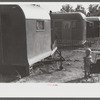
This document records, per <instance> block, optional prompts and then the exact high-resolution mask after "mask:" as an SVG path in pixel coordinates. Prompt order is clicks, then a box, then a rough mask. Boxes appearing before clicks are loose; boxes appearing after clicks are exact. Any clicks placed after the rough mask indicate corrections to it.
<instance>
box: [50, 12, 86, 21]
mask: <svg viewBox="0 0 100 100" xmlns="http://www.w3.org/2000/svg"><path fill="white" fill-rule="evenodd" d="M85 17H86V16H85V15H84V14H83V13H81V12H69V13H52V14H51V18H53V19H66V20H82V19H84V20H85Z"/></svg>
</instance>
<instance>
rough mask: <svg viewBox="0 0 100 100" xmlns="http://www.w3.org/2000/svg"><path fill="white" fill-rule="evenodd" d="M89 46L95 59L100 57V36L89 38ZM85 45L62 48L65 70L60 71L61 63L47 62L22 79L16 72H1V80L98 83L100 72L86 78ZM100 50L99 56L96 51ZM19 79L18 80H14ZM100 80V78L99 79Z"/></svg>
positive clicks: (12, 81) (99, 51)
mask: <svg viewBox="0 0 100 100" xmlns="http://www.w3.org/2000/svg"><path fill="white" fill-rule="evenodd" d="M87 41H88V42H89V43H90V44H89V47H90V48H91V49H92V51H93V52H92V56H93V59H94V60H95V59H97V58H98V59H100V38H94V39H92V38H91V39H88V40H87ZM86 48H87V46H85V47H77V48H76V47H75V48H74V47H73V48H69V47H67V48H62V49H60V50H61V53H62V56H63V57H64V58H65V61H63V64H62V65H63V70H61V71H58V70H57V69H58V68H59V63H53V64H46V65H42V66H40V67H37V68H35V69H34V72H33V74H32V75H31V76H27V77H24V78H21V79H18V78H17V77H16V73H13V74H12V73H8V74H7V73H6V74H1V73H0V82H3V83H4V82H7V83H9V82H11V83H97V82H98V79H99V78H98V76H99V77H100V75H99V74H94V75H92V76H93V77H91V78H88V79H86V78H84V63H83V57H84V56H85V49H86ZM97 52H98V54H99V55H98V56H96V53H97ZM15 79H17V80H16V81H14V80H15ZM99 80H100V79H99Z"/></svg>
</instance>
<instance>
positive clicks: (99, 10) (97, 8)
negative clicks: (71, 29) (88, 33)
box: [87, 4, 100, 16]
mask: <svg viewBox="0 0 100 100" xmlns="http://www.w3.org/2000/svg"><path fill="white" fill-rule="evenodd" d="M88 10H89V12H88V15H87V16H100V5H98V4H90V5H89V7H88Z"/></svg>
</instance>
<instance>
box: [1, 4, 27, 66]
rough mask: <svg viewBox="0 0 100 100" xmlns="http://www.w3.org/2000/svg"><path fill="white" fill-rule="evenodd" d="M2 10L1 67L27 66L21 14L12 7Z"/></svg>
mask: <svg viewBox="0 0 100 100" xmlns="http://www.w3.org/2000/svg"><path fill="white" fill-rule="evenodd" d="M3 8H4V10H3V11H2V13H1V30H2V31H1V34H2V47H3V65H22V66H24V65H28V62H27V56H26V55H27V54H26V53H27V52H26V35H25V34H26V32H25V19H24V16H23V13H22V11H21V10H20V8H19V7H18V8H16V9H12V6H2V9H3ZM5 11H6V12H5Z"/></svg>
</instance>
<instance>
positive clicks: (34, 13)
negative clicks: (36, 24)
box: [19, 4, 50, 19]
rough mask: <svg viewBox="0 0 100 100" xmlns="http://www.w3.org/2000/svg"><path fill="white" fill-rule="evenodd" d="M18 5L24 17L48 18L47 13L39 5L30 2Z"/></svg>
mask: <svg viewBox="0 0 100 100" xmlns="http://www.w3.org/2000/svg"><path fill="white" fill-rule="evenodd" d="M19 6H20V8H21V9H22V10H23V12H24V15H25V18H26V19H50V16H49V14H48V13H47V12H46V11H44V9H42V8H41V7H39V6H35V5H32V4H22V5H19ZM30 12H31V13H30Z"/></svg>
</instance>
